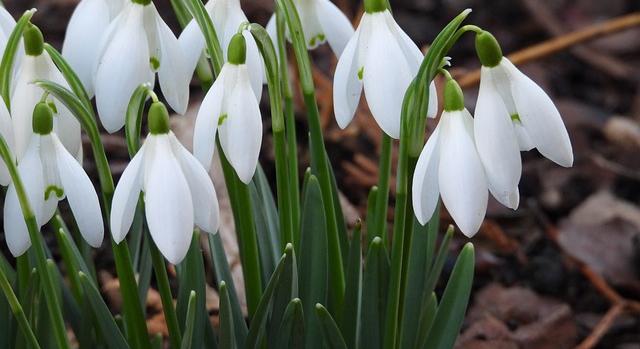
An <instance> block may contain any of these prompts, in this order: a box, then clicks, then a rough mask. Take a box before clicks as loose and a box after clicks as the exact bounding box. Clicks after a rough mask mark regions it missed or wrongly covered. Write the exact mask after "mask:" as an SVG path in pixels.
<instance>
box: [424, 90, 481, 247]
mask: <svg viewBox="0 0 640 349" xmlns="http://www.w3.org/2000/svg"><path fill="white" fill-rule="evenodd" d="M454 84H455V85H454ZM445 88H448V89H449V88H450V89H456V90H458V91H459V93H458V92H455V90H454V93H455V94H456V95H458V96H459V98H453V100H449V101H447V100H445V107H444V109H445V111H444V112H443V113H442V116H441V118H440V123H439V124H438V126H436V128H435V130H434V131H433V133H432V134H431V137H429V139H428V140H427V144H425V146H424V148H423V150H422V153H421V154H420V157H419V158H418V162H417V164H416V170H415V173H414V175H413V185H412V195H413V210H414V212H415V215H416V218H417V219H418V221H419V222H420V223H421V224H423V225H424V224H426V223H427V222H428V221H429V219H430V218H431V216H432V215H433V212H434V210H435V208H436V205H437V203H438V197H439V196H442V201H443V203H444V206H445V207H446V208H447V211H449V213H450V214H451V217H452V218H453V220H454V221H455V222H456V224H457V225H458V227H459V228H460V230H461V231H462V233H463V234H464V235H466V236H468V237H471V236H473V235H475V234H476V233H477V232H478V229H479V228H480V225H481V224H482V220H483V219H484V216H485V213H486V211H487V200H488V196H489V194H488V183H487V178H486V175H485V172H484V168H483V166H482V162H481V161H480V156H479V155H478V152H477V150H476V145H475V142H474V136H473V118H472V117H471V114H469V112H468V111H467V110H466V109H465V108H464V103H463V100H462V91H460V90H459V87H458V86H457V83H455V81H453V80H449V81H448V82H447V86H446V87H445ZM448 95H451V94H448V93H446V92H445V96H448Z"/></svg>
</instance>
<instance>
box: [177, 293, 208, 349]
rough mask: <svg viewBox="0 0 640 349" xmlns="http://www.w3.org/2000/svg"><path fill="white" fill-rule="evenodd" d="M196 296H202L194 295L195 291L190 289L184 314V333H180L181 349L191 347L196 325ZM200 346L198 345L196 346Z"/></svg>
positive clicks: (189, 348)
mask: <svg viewBox="0 0 640 349" xmlns="http://www.w3.org/2000/svg"><path fill="white" fill-rule="evenodd" d="M197 298H204V297H196V291H193V290H191V292H189V302H188V304H187V313H186V315H185V326H184V333H183V334H182V345H181V346H180V348H181V349H191V348H193V336H194V333H195V328H196V327H197V325H196V313H197V311H196V303H197ZM196 348H200V347H196Z"/></svg>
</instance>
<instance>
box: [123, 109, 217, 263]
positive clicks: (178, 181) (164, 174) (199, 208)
mask: <svg viewBox="0 0 640 349" xmlns="http://www.w3.org/2000/svg"><path fill="white" fill-rule="evenodd" d="M149 130H150V133H149V135H148V137H147V139H146V141H145V142H144V144H143V145H142V147H141V148H140V150H139V151H138V153H137V154H136V155H135V156H134V157H133V159H131V162H130V163H129V165H128V166H127V168H126V169H125V170H124V172H123V173H122V177H120V181H119V182H118V186H117V187H116V190H115V193H114V196H113V206H112V208H111V233H112V234H113V239H114V240H115V242H116V243H120V242H121V241H122V240H123V239H124V238H125V236H126V235H127V233H128V231H129V228H130V227H131V223H132V222H133V216H134V214H135V209H136V204H137V202H138V197H139V194H140V192H143V193H144V196H143V197H144V203H145V216H146V219H147V224H148V226H149V232H150V233H151V237H152V238H153V241H154V242H155V244H156V245H157V246H158V248H159V249H160V252H162V254H163V255H164V256H165V258H167V260H168V261H169V262H171V263H173V264H177V263H179V262H180V261H182V259H183V258H184V256H185V255H186V253H187V250H188V249H189V244H190V243H191V237H192V233H193V227H194V223H195V225H196V226H198V227H199V228H200V229H202V230H204V231H207V232H209V233H216V232H217V230H218V215H219V209H218V200H217V198H216V192H215V189H214V187H213V183H212V182H211V178H210V177H209V175H208V174H207V171H206V170H205V169H204V168H203V167H202V165H201V164H200V163H199V162H198V160H196V158H195V157H193V155H191V153H189V151H188V150H187V149H185V147H184V146H182V144H180V142H179V141H178V139H177V138H176V137H175V135H174V134H173V132H171V131H170V130H169V116H168V112H167V110H166V108H165V107H164V105H163V104H162V103H159V102H156V103H154V104H153V105H152V106H151V109H150V110H149Z"/></svg>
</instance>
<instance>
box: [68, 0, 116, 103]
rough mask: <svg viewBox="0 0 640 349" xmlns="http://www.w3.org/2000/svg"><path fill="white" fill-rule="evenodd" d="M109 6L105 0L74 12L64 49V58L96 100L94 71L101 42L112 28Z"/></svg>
mask: <svg viewBox="0 0 640 349" xmlns="http://www.w3.org/2000/svg"><path fill="white" fill-rule="evenodd" d="M109 22H110V16H109V6H108V5H107V2H105V1H104V0H83V1H81V2H80V3H79V4H78V7H76V9H75V10H74V11H73V15H71V19H70V20H69V25H68V26H67V32H66V34H65V38H64V44H63V45H62V54H63V55H64V57H65V58H66V59H67V61H68V62H69V64H70V65H71V67H72V68H73V70H74V71H75V72H76V73H77V74H78V77H79V78H80V81H82V84H83V85H84V87H85V89H86V90H87V93H88V94H89V96H93V68H94V66H95V62H96V59H97V54H98V50H99V46H100V38H101V37H102V35H103V34H104V32H105V31H106V30H107V27H108V26H109Z"/></svg>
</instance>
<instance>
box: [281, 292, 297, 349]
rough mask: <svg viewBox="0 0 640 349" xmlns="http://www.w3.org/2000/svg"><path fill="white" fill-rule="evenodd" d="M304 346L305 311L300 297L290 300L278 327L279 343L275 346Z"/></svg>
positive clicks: (284, 348) (283, 348) (285, 347)
mask: <svg viewBox="0 0 640 349" xmlns="http://www.w3.org/2000/svg"><path fill="white" fill-rule="evenodd" d="M303 347H304V312H303V310H302V301H301V300H300V298H294V299H292V300H291V302H289V305H287V308H286V309H285V311H284V315H283V316H282V322H281V323H280V327H279V329H278V336H277V344H276V345H275V346H274V348H278V349H287V348H296V349H297V348H303Z"/></svg>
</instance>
